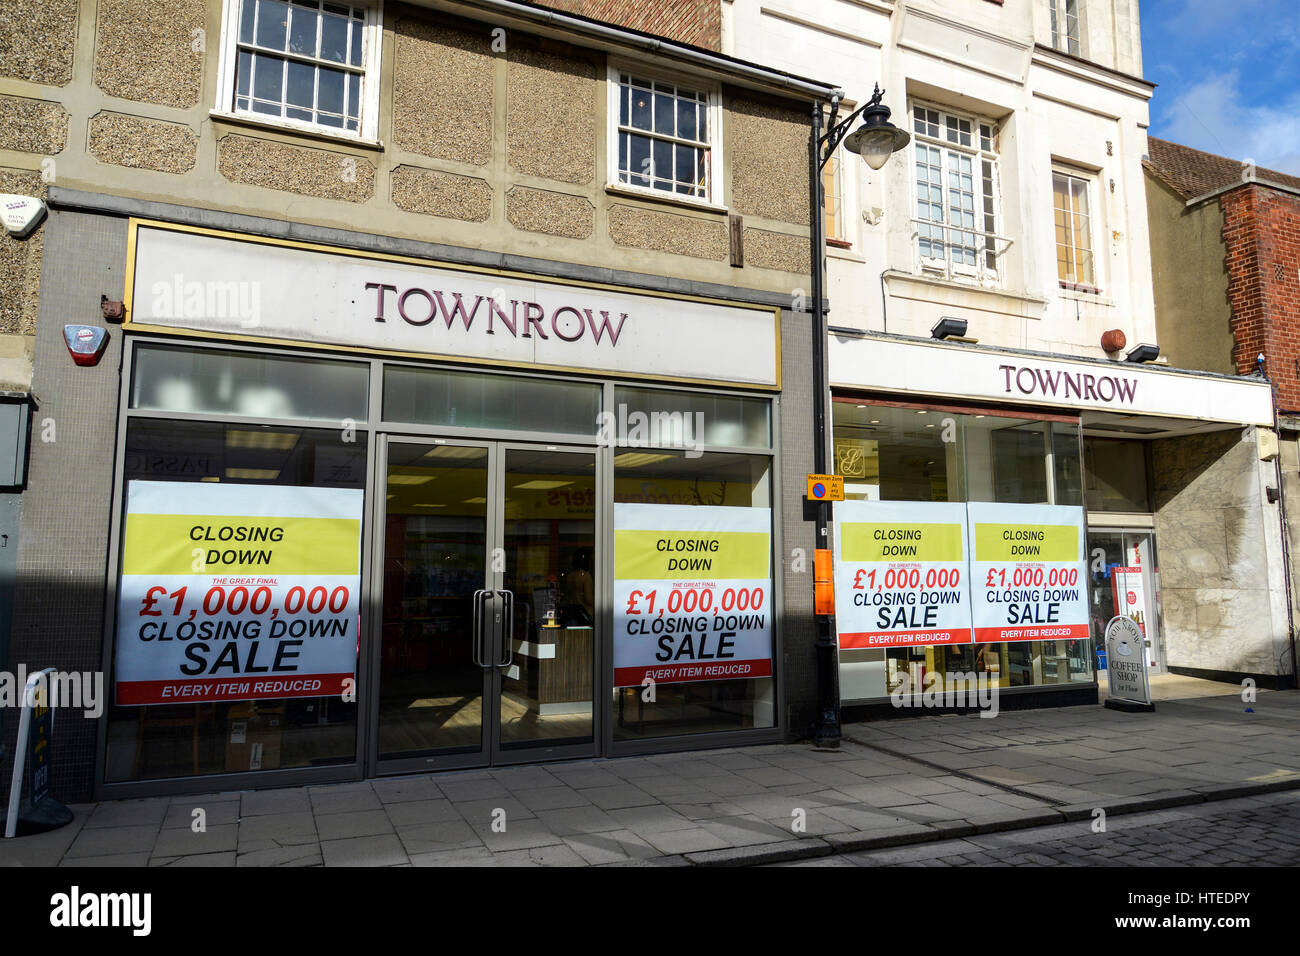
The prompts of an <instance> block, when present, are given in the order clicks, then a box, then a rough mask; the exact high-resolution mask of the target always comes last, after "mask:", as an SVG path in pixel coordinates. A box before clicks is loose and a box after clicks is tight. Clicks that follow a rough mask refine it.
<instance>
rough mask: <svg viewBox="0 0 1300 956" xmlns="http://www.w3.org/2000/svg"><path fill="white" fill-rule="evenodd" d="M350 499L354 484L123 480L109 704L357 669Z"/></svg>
mask: <svg viewBox="0 0 1300 956" xmlns="http://www.w3.org/2000/svg"><path fill="white" fill-rule="evenodd" d="M362 498H363V492H362V491H361V489H353V488H304V487H294V486H267V485H246V484H230V483H224V482H223V483H214V482H166V481H132V482H130V484H129V485H128V487H127V502H126V519H125V525H124V533H123V547H122V578H121V582H122V583H121V589H120V591H119V593H118V611H117V650H116V658H115V666H116V675H115V681H116V700H117V703H118V704H119V705H121V706H139V705H144V704H170V703H198V702H203V701H221V700H264V699H276V698H284V697H319V696H325V695H332V694H339V693H342V692H343V691H344V690H345V689H346V688H345V684H344V682H345V681H349V680H350V679H352V678H353V676H354V674H355V672H356V658H357V636H358V633H359V619H358V618H359V607H360V596H359V593H358V592H359V588H360V566H361V510H362Z"/></svg>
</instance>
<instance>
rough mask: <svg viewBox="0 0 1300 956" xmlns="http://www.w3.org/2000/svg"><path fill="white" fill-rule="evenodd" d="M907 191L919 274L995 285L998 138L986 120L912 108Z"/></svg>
mask: <svg viewBox="0 0 1300 956" xmlns="http://www.w3.org/2000/svg"><path fill="white" fill-rule="evenodd" d="M912 132H913V134H914V135H913V147H912V150H913V158H914V162H915V166H914V175H913V189H914V192H915V194H916V214H915V216H914V217H913V220H912V222H913V224H914V226H915V229H916V242H917V246H916V249H917V254H918V257H919V266H920V270H921V271H922V272H940V273H943V274H944V275H945V276H946V277H948V278H966V279H974V280H996V279H997V278H998V274H999V269H998V256H999V254H1000V252H1001V245H1002V244H1003V243H1002V240H1001V239H1000V237H999V236H998V235H997V221H998V214H997V202H998V200H997V181H998V153H997V147H998V142H997V139H998V133H997V126H996V124H994V123H993V122H992V121H990V120H986V119H981V118H979V117H975V116H963V115H957V114H952V113H948V112H945V111H943V110H940V109H936V108H933V107H928V106H922V105H916V106H914V107H913V108H912Z"/></svg>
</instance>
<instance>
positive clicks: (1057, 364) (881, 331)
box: [722, 0, 1295, 705]
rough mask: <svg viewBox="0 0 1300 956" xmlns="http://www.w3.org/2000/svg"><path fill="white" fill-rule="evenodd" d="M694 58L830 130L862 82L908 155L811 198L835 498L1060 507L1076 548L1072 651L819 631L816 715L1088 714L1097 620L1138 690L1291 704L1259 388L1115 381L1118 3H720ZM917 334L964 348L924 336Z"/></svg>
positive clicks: (1130, 375) (1141, 129)
mask: <svg viewBox="0 0 1300 956" xmlns="http://www.w3.org/2000/svg"><path fill="white" fill-rule="evenodd" d="M722 47H723V52H725V53H728V54H732V55H735V56H737V57H740V58H742V59H747V60H752V61H755V62H759V63H763V64H765V65H769V66H773V67H776V68H778V69H784V70H788V71H790V72H792V73H795V74H805V73H815V74H816V75H817V76H819V77H822V78H823V79H825V80H827V81H829V82H833V83H837V84H839V85H840V87H841V89H842V90H843V96H844V99H843V102H842V103H841V105H840V108H839V114H838V115H839V117H841V118H842V117H844V116H847V115H848V114H849V113H850V112H852V110H853V109H854V108H855V107H856V106H858V105H861V104H863V103H865V102H866V101H867V100H868V99H869V98H870V96H871V94H872V90H873V87H874V86H875V85H876V84H879V85H880V87H881V88H882V89H883V90H884V91H885V96H884V103H885V105H887V106H888V107H890V109H891V110H892V111H893V116H892V118H891V119H892V122H894V123H895V124H896V125H898V126H900V127H902V128H904V129H906V130H907V131H908V132H909V133H910V134H911V142H909V143H908V145H907V146H906V147H904V148H903V149H902V150H901V151H900V152H898V153H896V154H895V155H894V156H893V157H891V159H890V160H889V161H888V162H887V163H886V165H885V166H884V168H883V169H881V170H880V171H878V172H877V171H872V170H871V169H869V168H868V167H867V165H866V164H865V163H864V162H862V161H861V159H860V158H859V157H858V156H856V155H853V154H844V153H843V150H841V151H840V155H837V156H835V157H833V158H832V161H831V163H830V165H829V167H828V170H827V172H826V173H825V175H824V183H825V186H826V190H825V191H826V210H825V217H826V235H827V249H826V273H827V286H826V297H827V299H828V300H829V306H830V311H829V314H828V324H829V329H830V334H829V336H828V381H829V383H830V391H831V394H830V396H829V399H830V402H831V414H830V419H831V421H832V429H833V443H834V460H833V464H832V468H833V470H835V471H836V472H837V473H841V474H843V475H844V476H845V487H846V493H847V496H848V498H849V499H850V500H853V499H854V498H857V499H858V500H868V501H874V500H879V501H912V502H926V501H929V502H997V503H1006V504H1025V505H1030V504H1032V505H1054V506H1063V507H1065V508H1079V507H1080V506H1081V507H1082V518H1081V519H1080V520H1082V521H1083V522H1084V523H1085V524H1086V528H1087V535H1086V548H1087V551H1088V554H1087V556H1086V557H1087V561H1088V567H1089V586H1088V600H1089V606H1090V622H1089V632H1090V636H1091V646H1089V644H1090V642H1089V641H1088V640H1083V641H1079V640H1042V641H1029V640H1023V639H1022V640H1020V641H1019V642H1018V643H1017V642H1010V641H1008V642H1005V643H1001V644H998V643H986V644H984V646H982V647H979V646H978V645H979V641H978V640H976V641H975V642H973V643H972V645H970V646H967V647H954V646H948V647H943V646H937V645H926V646H890V647H888V648H880V647H870V648H868V647H865V646H863V645H862V644H860V643H859V644H854V643H853V642H851V641H850V642H848V643H846V642H845V639H844V638H845V634H844V632H843V629H842V628H841V629H840V656H839V660H840V687H841V694H840V696H841V701H842V702H843V703H844V704H845V705H853V704H864V705H865V704H874V703H880V702H881V701H883V700H884V699H885V696H886V695H887V694H893V693H896V692H897V691H898V688H899V687H901V686H904V685H903V683H902V682H903V681H905V680H906V679H907V678H908V677H909V676H910V678H911V680H912V681H913V686H918V685H917V683H916V682H917V681H918V680H919V679H920V678H921V677H922V676H923V675H924V674H927V673H932V672H936V671H937V672H943V671H950V672H951V671H964V670H977V669H978V670H988V671H991V672H992V673H993V674H996V676H997V682H998V684H999V686H1001V687H1003V688H1005V689H1006V690H1007V691H1008V692H1014V693H1018V692H1020V691H1026V692H1030V691H1037V692H1042V693H1047V694H1055V695H1056V696H1057V697H1059V698H1060V700H1061V701H1062V702H1075V701H1079V700H1084V699H1089V697H1091V699H1095V695H1096V694H1097V688H1098V676H1099V674H1101V673H1104V672H1103V671H1102V670H1101V668H1102V667H1104V666H1105V665H1104V663H1103V662H1102V661H1101V660H1100V659H1099V658H1098V656H1097V655H1096V653H1095V652H1096V649H1097V648H1098V647H1100V646H1102V644H1103V641H1102V639H1101V638H1102V634H1103V632H1104V630H1105V627H1106V624H1107V623H1108V621H1109V620H1110V619H1111V618H1112V617H1117V616H1120V615H1127V616H1130V617H1132V618H1133V619H1134V620H1136V621H1138V622H1139V624H1140V626H1141V628H1142V629H1143V631H1144V633H1145V635H1146V638H1147V642H1148V647H1149V651H1148V662H1149V665H1150V666H1151V668H1152V669H1153V670H1157V671H1160V670H1172V671H1176V672H1180V673H1188V674H1193V675H1197V676H1206V677H1219V678H1223V679H1233V680H1236V679H1238V678H1240V677H1241V676H1243V675H1250V676H1253V677H1258V678H1261V679H1263V680H1267V681H1276V682H1277V683H1279V684H1281V685H1285V684H1286V683H1287V682H1288V681H1293V680H1294V676H1293V675H1294V673H1295V664H1294V655H1295V650H1294V640H1293V639H1292V635H1293V633H1294V629H1293V622H1292V621H1291V615H1290V614H1289V611H1288V606H1287V602H1286V599H1285V595H1284V578H1285V573H1286V571H1285V566H1286V563H1287V561H1288V558H1287V556H1286V554H1285V552H1284V550H1283V548H1282V541H1281V536H1280V531H1279V528H1280V524H1279V516H1278V514H1277V505H1276V504H1275V502H1274V500H1273V497H1274V495H1273V487H1272V486H1273V485H1274V484H1276V477H1275V465H1274V464H1273V456H1274V455H1275V445H1276V443H1275V441H1273V440H1272V432H1271V427H1272V425H1273V418H1272V400H1271V393H1270V390H1269V387H1268V385H1267V384H1266V383H1264V382H1263V381H1261V380H1259V379H1255V378H1239V377H1232V376H1220V375H1212V374H1206V373H1199V372H1185V371H1180V370H1176V369H1171V368H1169V367H1168V366H1167V363H1166V361H1165V360H1164V359H1162V358H1157V359H1156V360H1155V361H1154V362H1148V363H1145V364H1140V363H1138V362H1137V361H1136V357H1135V359H1134V360H1133V361H1126V358H1127V356H1128V354H1129V353H1130V352H1131V351H1132V350H1133V349H1134V348H1135V347H1136V346H1138V345H1139V344H1143V343H1147V344H1151V345H1157V346H1158V345H1159V343H1158V341H1157V339H1156V321H1155V302H1154V295H1153V290H1152V265H1151V253H1150V236H1149V232H1148V217H1147V205H1146V192H1145V182H1144V174H1143V166H1142V163H1143V158H1144V155H1145V153H1146V151H1147V126H1148V122H1149V119H1148V117H1149V103H1150V100H1151V97H1152V95H1153V93H1154V91H1155V88H1154V86H1153V85H1152V84H1150V83H1148V82H1147V81H1145V80H1144V79H1142V52H1141V34H1140V27H1139V14H1138V0H1020V2H1016V0H1011V2H1005V3H1003V2H1001V0H918V2H906V0H892V2H891V0H801V2H798V3H795V2H792V0H724V2H723V3H722ZM943 318H953V319H959V320H965V321H966V323H967V331H966V333H965V336H964V337H962V338H961V339H959V340H955V341H954V340H949V341H936V340H935V338H933V337H932V335H931V329H932V328H933V327H934V326H935V324H936V323H937V322H938V321H939V320H940V319H943ZM1108 332H1109V333H1110V335H1109V336H1107V342H1106V345H1103V335H1104V334H1105V333H1108ZM1116 332H1118V333H1121V334H1122V339H1121V336H1120V335H1116V334H1115V333H1116ZM1117 339H1119V340H1121V341H1122V342H1123V344H1122V345H1121V346H1120V347H1114V346H1115V345H1116V340H1117ZM1161 366H1164V367H1161ZM1058 373H1059V377H1058ZM1108 379H1114V381H1115V383H1116V385H1115V386H1111V385H1110V384H1109V382H1108V381H1107V380H1108ZM1121 381H1122V382H1123V383H1124V385H1123V387H1122V388H1120V387H1119V384H1118V383H1120V382H1121ZM1094 384H1095V385H1096V386H1097V387H1096V388H1095V390H1094ZM940 436H943V437H940ZM850 636H851V637H854V636H859V635H850ZM918 640H919V638H918Z"/></svg>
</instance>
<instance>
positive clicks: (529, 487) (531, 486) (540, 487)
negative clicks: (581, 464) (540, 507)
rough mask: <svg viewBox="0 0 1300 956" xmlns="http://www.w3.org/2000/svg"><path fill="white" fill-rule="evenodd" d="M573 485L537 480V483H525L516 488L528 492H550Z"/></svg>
mask: <svg viewBox="0 0 1300 956" xmlns="http://www.w3.org/2000/svg"><path fill="white" fill-rule="evenodd" d="M571 484H573V482H571V481H542V480H541V479H537V480H535V481H525V482H524V483H523V484H521V485H515V487H516V488H521V489H524V490H526V491H550V490H551V489H552V488H563V487H565V486H566V485H571Z"/></svg>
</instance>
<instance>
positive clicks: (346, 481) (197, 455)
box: [97, 220, 784, 795]
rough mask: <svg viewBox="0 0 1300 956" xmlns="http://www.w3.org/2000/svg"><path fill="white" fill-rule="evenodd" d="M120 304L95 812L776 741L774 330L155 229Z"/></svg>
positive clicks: (747, 316) (135, 247) (412, 267)
mask: <svg viewBox="0 0 1300 956" xmlns="http://www.w3.org/2000/svg"><path fill="white" fill-rule="evenodd" d="M182 277H184V278H183V279H182ZM126 288H127V290H128V293H129V296H130V297H129V300H128V302H127V304H126V305H127V313H128V316H129V321H128V323H127V324H126V326H125V327H124V332H125V333H126V334H125V338H124V343H125V344H124V346H123V355H122V376H121V396H120V408H119V410H118V416H119V423H118V428H117V448H116V456H115V465H114V467H115V481H114V485H115V494H114V500H113V503H112V509H113V521H112V528H111V533H110V548H109V554H110V568H109V582H110V587H109V590H110V591H112V592H113V593H114V595H115V597H114V599H113V607H112V612H111V613H110V614H108V615H107V617H108V621H109V623H108V626H107V627H106V628H105V634H104V645H103V646H104V651H103V666H104V671H105V673H106V674H109V675H111V684H112V687H113V699H112V702H113V706H112V707H111V708H110V709H109V711H108V713H107V715H106V718H105V719H104V720H103V721H101V725H102V726H101V731H100V740H101V743H100V748H99V754H100V758H99V759H100V761H101V766H102V773H98V774H97V780H98V781H99V782H100V783H99V785H100V787H101V789H102V792H104V793H105V794H106V795H126V794H129V793H132V792H158V791H159V790H167V789H184V788H188V789H194V788H196V787H202V788H208V789H211V788H217V787H220V788H222V789H229V788H232V787H244V786H272V785H286V784H294V783H302V782H312V781H320V780H325V779H343V778H350V777H357V776H362V775H375V774H386V773H397V772H408V771H415V770H431V769H446V768H459V767H475V766H490V765H500V764H509V763H516V762H525V761H537V760H548V759H562V758H574V757H582V756H593V755H619V754H624V753H633V752H646V751H647V750H658V749H688V748H695V747H701V746H716V745H720V744H724V743H729V742H761V741H764V740H775V739H779V737H780V735H781V733H782V731H783V727H782V723H783V722H782V719H781V714H782V706H781V699H782V694H783V692H784V689H783V687H782V675H781V673H780V668H779V667H777V666H776V662H779V661H780V660H782V655H781V646H782V634H781V621H780V616H779V614H778V613H777V609H779V608H780V607H781V606H782V604H781V600H782V593H781V585H780V580H779V576H775V575H774V574H773V567H774V563H775V562H774V558H775V556H776V555H777V554H778V553H779V551H780V547H781V545H780V542H781V538H782V536H781V525H780V514H781V509H780V505H779V502H780V498H779V494H780V487H779V480H778V477H777V476H778V475H779V467H778V464H779V463H778V444H779V443H778V441H777V436H778V435H779V434H780V421H779V404H778V401H777V397H778V395H779V392H780V388H781V350H780V336H781V327H780V320H781V315H780V310H778V309H775V308H773V307H771V306H770V305H761V304H754V303H748V304H747V303H744V302H740V301H719V300H709V299H704V298H689V297H685V296H675V295H668V294H659V295H652V294H644V293H639V292H634V291H631V290H628V289H622V288H618V287H613V286H597V285H590V284H587V285H584V284H580V283H576V282H571V281H559V280H556V279H554V278H548V277H543V276H537V275H525V274H518V273H510V272H504V271H500V270H489V269H484V268H469V267H465V266H450V265H448V264H446V263H437V262H430V261H426V260H422V259H417V258H406V257H398V256H392V255H387V254H381V253H366V252H361V251H357V250H354V249H343V248H337V247H330V246H325V245H312V244H305V243H300V242H291V241H286V240H278V239H266V238H259V237H254V236H251V235H243V234H236V233H230V232H215V231H212V230H207V229H199V228H194V227H189V226H181V225H174V224H167V223H162V222H152V221H141V220H132V221H131V223H130V235H129V244H128V263H127V274H126Z"/></svg>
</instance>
